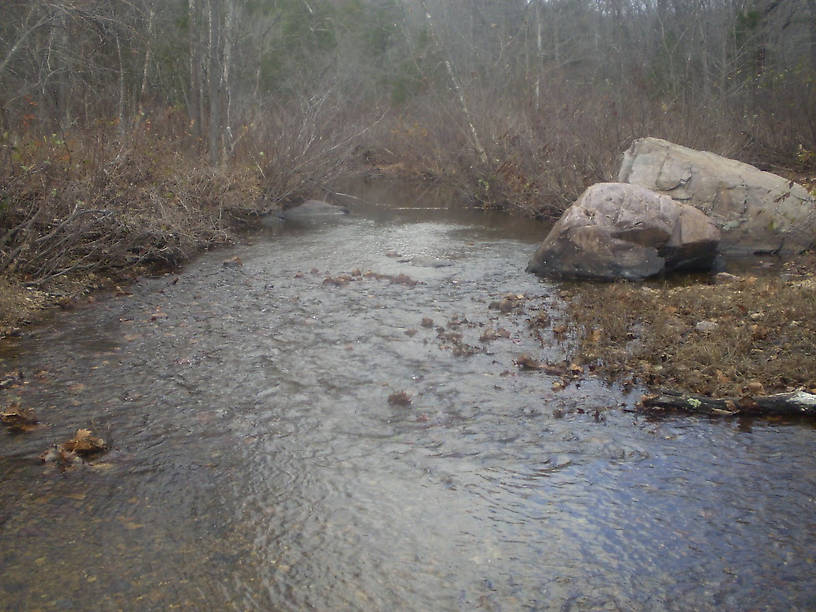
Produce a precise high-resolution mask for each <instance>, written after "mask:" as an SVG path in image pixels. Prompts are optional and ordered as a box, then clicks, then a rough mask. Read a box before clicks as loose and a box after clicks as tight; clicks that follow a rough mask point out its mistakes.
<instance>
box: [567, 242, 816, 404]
mask: <svg viewBox="0 0 816 612" xmlns="http://www.w3.org/2000/svg"><path fill="white" fill-rule="evenodd" d="M814 263H816V262H814V259H813V257H808V258H802V259H799V260H798V261H795V262H794V261H790V262H787V263H786V264H785V265H784V269H783V270H774V271H773V272H771V273H769V272H768V271H767V270H765V271H759V273H751V272H747V273H744V274H741V275H739V276H736V275H729V274H726V273H723V274H720V275H718V277H716V280H713V279H712V280H711V281H710V282H705V281H703V282H693V283H688V284H676V283H670V282H658V281H656V282H651V283H645V284H634V283H627V282H620V283H608V284H574V285H573V286H571V287H570V288H569V289H568V290H567V293H566V296H565V297H566V298H567V304H568V306H567V307H568V312H569V317H570V323H569V333H570V334H571V338H572V340H573V341H574V342H575V355H574V358H575V360H576V361H577V362H578V363H580V364H582V365H583V366H584V367H585V368H586V369H588V370H591V371H594V372H596V373H598V374H601V375H603V376H604V377H605V378H607V379H610V380H616V381H618V382H619V383H621V384H624V385H633V384H640V385H647V386H649V387H652V388H666V389H676V390H679V391H683V392H687V393H693V394H700V395H705V396H713V397H731V398H741V397H745V396H752V397H757V396H762V395H767V394H772V393H780V392H787V391H794V390H798V389H805V390H809V391H810V392H811V393H816V345H814V343H813V340H812V339H813V338H814V336H816V281H815V280H814V272H813V271H814ZM601 304H602V305H603V306H602V307H599V305H601Z"/></svg>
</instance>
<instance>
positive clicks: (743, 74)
mask: <svg viewBox="0 0 816 612" xmlns="http://www.w3.org/2000/svg"><path fill="white" fill-rule="evenodd" d="M647 135H648V136H656V137H662V138H666V139H668V140H671V141H674V142H677V143H680V144H684V145H688V146H691V147H695V148H704V149H708V150H712V151H715V152H718V153H721V154H724V155H728V156H731V157H735V158H738V159H741V160H743V161H747V162H749V163H753V164H755V165H758V166H759V167H761V168H763V169H770V170H773V171H776V172H781V173H798V175H799V176H808V173H810V175H811V176H812V173H813V171H814V168H816V0H502V1H497V0H27V1H23V0H4V2H3V3H2V6H0V276H2V279H3V280H2V281H0V282H1V283H2V284H3V286H2V287H0V289H3V291H2V292H3V293H4V295H5V296H6V298H8V299H11V297H9V296H12V295H16V294H15V290H18V291H17V294H19V295H22V296H24V297H28V298H29V301H31V298H30V296H31V295H33V294H32V293H28V294H26V293H25V292H24V291H23V293H20V291H22V290H28V291H29V292H30V291H31V290H47V291H50V292H51V293H52V295H54V294H57V295H59V294H60V291H62V292H63V293H64V292H65V291H67V290H66V289H65V285H64V284H63V285H60V284H59V283H60V282H65V281H66V280H67V279H70V278H76V277H82V278H83V283H82V285H83V286H86V285H87V284H88V279H89V278H91V279H92V278H95V276H94V275H97V276H98V277H102V276H104V275H109V276H110V275H113V276H115V275H117V274H124V273H127V272H128V271H133V270H140V269H144V268H143V267H144V266H156V265H169V266H174V265H177V264H178V263H180V262H181V261H184V260H185V259H186V258H187V257H189V256H191V255H192V254H193V253H195V252H198V251H200V250H202V249H206V248H210V247H211V246H214V245H217V244H221V243H226V242H229V241H230V240H231V239H232V238H233V236H234V232H235V231H236V228H240V227H241V226H243V225H245V224H247V223H251V222H252V221H253V219H257V217H258V216H259V215H261V214H263V213H266V212H268V211H270V210H273V209H274V208H276V207H278V206H282V205H287V204H290V203H295V202H297V201H298V200H300V199H302V198H304V197H314V196H318V197H320V196H323V195H325V193H326V191H327V190H329V189H330V188H331V185H332V181H333V180H335V179H336V178H337V177H338V176H341V175H342V174H344V173H345V172H349V171H351V170H353V169H356V170H360V169H361V168H362V169H365V170H366V171H368V172H393V173H398V174H402V175H405V176H411V177H415V178H418V179H423V180H436V181H438V182H441V183H447V184H450V185H453V186H455V187H456V188H457V189H458V190H459V192H460V193H461V196H462V202H463V203H466V204H472V205H477V206H481V207H488V208H501V209H515V210H518V211H521V212H524V213H526V214H529V215H534V216H540V217H555V216H557V215H558V214H560V212H561V211H563V209H564V208H566V206H568V205H569V204H570V203H571V202H572V201H573V200H574V199H575V198H576V197H577V196H578V195H579V194H580V192H581V191H582V190H583V189H584V188H585V187H587V186H588V185H590V184H592V183H595V182H598V181H602V180H609V179H611V178H613V177H614V176H615V173H616V167H617V164H618V160H619V156H620V154H621V152H622V151H623V150H624V149H625V148H626V147H627V146H628V145H629V144H630V143H631V141H632V140H633V139H634V138H637V137H641V136H647ZM811 188H812V185H811ZM60 287H62V288H61V289H60ZM21 299H22V298H21ZM0 301H2V299H0ZM0 309H6V310H12V309H13V304H8V303H7V304H0Z"/></svg>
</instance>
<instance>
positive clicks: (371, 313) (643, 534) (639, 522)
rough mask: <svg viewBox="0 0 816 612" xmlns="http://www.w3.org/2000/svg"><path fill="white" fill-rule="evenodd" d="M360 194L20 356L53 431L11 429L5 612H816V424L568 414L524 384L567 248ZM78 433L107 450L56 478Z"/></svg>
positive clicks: (457, 213)
mask: <svg viewBox="0 0 816 612" xmlns="http://www.w3.org/2000/svg"><path fill="white" fill-rule="evenodd" d="M356 195H357V196H358V198H362V199H357V200H349V199H347V201H344V202H343V203H344V204H349V205H350V206H351V207H352V209H353V210H352V214H351V215H349V216H347V217H343V218H342V219H332V220H326V222H321V223H315V224H277V223H275V222H271V223H270V224H269V227H268V228H267V229H266V230H265V231H264V232H263V233H261V234H259V235H258V236H255V237H253V239H252V240H251V244H247V245H244V246H241V247H238V248H236V249H234V250H232V251H228V252H224V251H221V252H218V253H214V254H211V255H208V256H205V257H202V258H200V259H198V260H197V261H196V262H194V263H193V264H191V265H189V266H188V267H187V268H186V269H185V270H184V271H183V272H181V273H179V274H177V275H168V276H163V277H160V278H153V279H144V280H143V281H141V282H139V283H137V284H136V285H135V286H134V287H133V288H132V291H133V295H131V296H119V297H114V296H111V297H109V298H106V299H102V300H100V301H99V302H98V303H96V304H94V305H93V306H91V307H83V308H79V309H77V310H75V311H73V312H69V313H64V314H60V315H59V316H57V317H55V319H54V320H53V321H52V322H51V323H49V324H48V325H45V326H41V327H39V328H36V329H34V330H32V331H31V333H30V334H28V335H27V336H26V337H24V338H22V339H20V340H19V341H16V342H15V343H14V344H10V343H9V344H6V345H5V346H4V347H3V348H2V353H0V360H1V361H0V369H1V370H2V371H7V370H12V369H20V370H22V372H23V373H24V375H25V376H26V379H27V381H28V384H26V385H25V386H23V387H22V388H18V389H14V390H11V391H7V392H5V393H6V395H5V396H4V399H6V398H9V397H10V396H12V395H16V396H18V397H20V399H21V400H22V402H23V403H24V404H25V405H31V406H34V407H36V409H37V411H38V413H39V415H40V417H41V419H42V420H43V421H44V422H45V423H46V426H45V427H43V428H41V429H39V430H38V431H36V432H33V433H30V434H26V435H10V434H6V433H5V432H0V483H2V492H3V495H2V497H0V567H1V568H2V578H0V608H3V609H44V610H54V609H77V610H84V609H92V608H96V609H117V608H123V609H134V610H135V609H139V610H142V609H162V610H163V609H172V608H180V609H226V610H232V609H234V610H250V609H259V610H268V609H282V610H302V609H317V610H341V609H343V610H386V609H388V610H472V609H485V610H519V609H544V610H546V609H563V610H570V609H575V610H618V609H625V610H632V609H655V610H658V609H660V610H662V609H669V610H688V609H698V610H722V609H726V610H727V609H732V610H741V609H768V610H771V609H800V610H806V609H813V608H814V607H816V586H814V584H813V579H812V577H813V573H814V550H816V519H814V518H813V517H814V509H815V504H814V497H815V496H816V486H814V485H816V459H814V452H813V451H814V443H815V442H816V431H814V429H813V428H812V427H810V426H807V425H805V424H801V423H800V424H792V425H791V424H782V423H774V422H769V421H755V422H750V421H729V420H716V421H714V420H707V419H696V418H685V417H682V418H669V419H664V420H659V421H653V420H648V419H645V418H643V417H640V416H637V415H635V414H633V413H631V412H628V411H627V409H628V408H631V407H632V405H633V403H634V402H635V401H636V400H637V398H638V396H639V394H638V392H637V391H635V392H633V393H632V394H631V395H624V394H622V393H621V392H620V391H619V390H618V389H616V388H614V387H610V386H608V385H605V384H603V383H601V382H600V381H596V380H593V379H591V378H590V379H586V380H583V381H580V382H578V383H577V384H574V383H573V384H571V385H570V386H568V387H567V389H565V390H563V391H554V390H553V389H552V383H553V381H554V379H553V378H552V377H550V376H547V375H545V374H542V373H540V372H519V371H518V369H517V368H516V366H515V365H514V364H513V361H514V359H516V358H517V357H518V356H520V355H522V354H528V355H531V356H534V357H536V358H539V359H543V360H550V361H554V362H555V361H559V360H562V359H564V357H565V351H566V350H567V348H568V342H569V339H568V338H567V339H563V340H562V339H559V338H557V337H555V336H554V335H552V334H551V333H550V332H545V334H544V336H543V340H544V342H543V344H542V343H541V342H540V341H539V339H538V338H535V337H533V335H531V332H530V329H529V326H528V323H527V319H529V318H530V317H531V316H532V315H533V314H535V313H536V312H537V309H539V308H545V309H546V310H547V311H548V312H549V313H550V314H551V316H552V317H553V319H554V320H555V321H557V320H558V317H559V316H561V310H560V309H561V302H560V300H559V298H558V291H559V289H558V286H557V285H553V284H550V283H547V282H544V281H541V280H539V279H537V278H535V277H533V276H531V275H528V274H525V273H524V266H525V263H526V260H527V259H528V258H529V256H530V254H531V253H532V252H533V251H534V250H535V241H536V240H540V239H541V237H542V236H543V233H544V231H545V230H544V228H542V227H540V226H536V225H535V224H533V223H531V222H528V221H521V220H511V219H507V218H503V217H495V216H493V217H491V216H488V215H482V214H479V213H476V212H463V211H461V210H458V209H457V208H456V205H455V202H452V201H451V200H450V198H445V197H440V196H439V195H438V194H432V193H430V192H422V191H414V192H412V191H411V190H409V189H406V188H404V187H398V188H397V187H394V186H393V185H390V186H389V185H386V186H385V187H383V186H382V185H375V186H373V187H370V188H366V189H363V188H361V187H358V188H357V191H356ZM449 206H450V207H452V208H450V209H449V208H448V207H449ZM234 256H237V257H239V258H240V260H241V261H242V263H243V265H242V266H241V267H238V268H235V267H227V266H224V265H223V264H222V262H223V260H225V259H226V258H231V257H234ZM437 260H441V261H444V263H447V264H450V265H446V266H444V267H433V266H432V265H431V264H432V263H434V262H436V261H437ZM356 270H359V271H360V276H359V277H358V276H354V277H353V278H354V280H352V281H349V282H347V283H346V284H344V285H343V284H341V285H340V286H335V285H334V284H332V283H326V282H324V281H325V279H326V278H334V279H336V278H337V277H339V276H340V275H343V274H348V275H351V274H352V272H355V271H356ZM368 271H372V272H374V273H376V274H377V275H376V276H373V275H368V276H365V273H366V272H368ZM400 274H402V275H405V276H407V277H409V278H410V279H412V280H415V281H418V284H416V285H414V286H411V285H410V283H409V282H408V280H407V279H406V278H405V277H399V275H400ZM389 276H390V277H392V278H396V279H400V280H401V282H392V280H390V279H389V278H388V277H389ZM509 293H512V294H515V295H524V296H525V299H523V300H520V301H519V302H520V304H521V306H520V307H519V308H518V309H517V310H516V311H514V312H511V313H504V314H503V313H501V312H499V311H498V310H495V309H491V308H490V306H491V303H493V302H496V301H498V300H501V298H502V296H504V295H506V294H509ZM599 307H601V305H599ZM531 313H532V314H531ZM423 318H430V319H432V320H433V325H432V326H430V327H423V326H422V320H423ZM498 328H502V329H505V330H507V332H509V337H508V338H498V339H496V340H492V341H487V340H485V341H482V340H480V337H482V335H483V334H484V332H485V330H487V329H498ZM565 343H566V344H565ZM402 391H404V392H406V393H407V394H408V395H410V397H411V400H412V402H411V404H410V405H409V406H401V405H392V404H390V403H389V401H388V398H389V396H390V395H392V394H394V393H397V392H402ZM80 427H92V428H93V429H94V430H95V431H97V432H99V433H100V434H101V435H103V436H104V437H105V438H106V439H108V440H109V441H110V443H111V446H112V451H111V452H110V453H108V454H107V455H105V456H103V457H101V458H100V459H98V460H97V461H95V462H93V463H91V464H89V465H87V466H79V467H75V468H72V469H69V470H60V469H58V468H56V467H55V466H52V465H43V464H41V463H40V462H39V461H38V459H37V457H38V455H39V453H40V452H41V451H42V450H44V449H45V448H46V447H47V446H48V445H49V444H50V443H51V442H57V441H61V440H64V439H66V438H68V437H70V435H71V433H72V432H73V431H74V430H75V429H77V428H80Z"/></svg>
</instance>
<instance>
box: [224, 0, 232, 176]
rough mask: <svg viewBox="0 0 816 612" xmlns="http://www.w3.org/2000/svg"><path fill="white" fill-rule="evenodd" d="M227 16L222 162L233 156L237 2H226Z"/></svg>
mask: <svg viewBox="0 0 816 612" xmlns="http://www.w3.org/2000/svg"><path fill="white" fill-rule="evenodd" d="M226 2H227V7H226V15H225V18H224V66H223V71H222V73H221V87H222V91H223V95H224V126H223V133H222V135H221V139H222V140H221V144H222V151H221V161H224V160H226V159H227V158H228V157H229V156H230V155H232V150H233V144H234V143H233V138H232V117H231V114H232V81H231V76H232V75H231V68H232V45H233V38H234V34H235V4H236V0H226Z"/></svg>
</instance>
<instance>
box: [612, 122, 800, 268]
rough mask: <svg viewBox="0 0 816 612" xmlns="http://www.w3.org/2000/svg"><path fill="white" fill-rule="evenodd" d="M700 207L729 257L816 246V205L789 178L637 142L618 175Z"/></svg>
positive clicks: (661, 144)
mask: <svg viewBox="0 0 816 612" xmlns="http://www.w3.org/2000/svg"><path fill="white" fill-rule="evenodd" d="M618 180H619V181H621V182H623V183H633V184H636V185H641V186H643V187H646V188H648V189H652V190H653V191H657V192H659V193H662V194H666V195H669V196H671V197H672V198H673V199H675V200H679V201H681V202H686V203H688V204H691V205H692V206H694V207H696V208H699V209H700V210H702V211H703V212H704V213H706V214H707V215H708V216H709V217H711V218H712V219H713V220H714V222H715V223H716V224H717V226H718V227H719V228H720V229H721V230H722V244H721V247H720V248H721V250H722V251H723V252H725V253H732V254H738V255H748V254H753V253H777V252H778V253H784V254H791V253H798V252H801V251H804V250H807V249H808V248H811V247H812V246H813V245H814V241H816V201H814V198H813V197H812V196H811V195H810V194H809V193H808V191H807V190H806V189H805V188H804V187H802V186H801V185H798V184H796V183H794V182H793V181H789V180H787V179H784V178H782V177H781V176H777V175H775V174H771V173H770V172H763V171H762V170H759V169H758V168H755V167H754V166H751V165H749V164H744V163H742V162H738V161H736V160H733V159H728V158H726V157H722V156H720V155H715V154H714V153H708V152H706V151H695V150H694V149H689V148H687V147H681V146H680V145H676V144H673V143H670V142H667V141H665V140H660V139H658V138H641V139H639V140H636V141H635V142H634V143H633V144H632V146H631V147H630V148H629V150H628V151H626V153H625V154H624V157H623V163H622V165H621V168H620V172H619V173H618Z"/></svg>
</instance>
